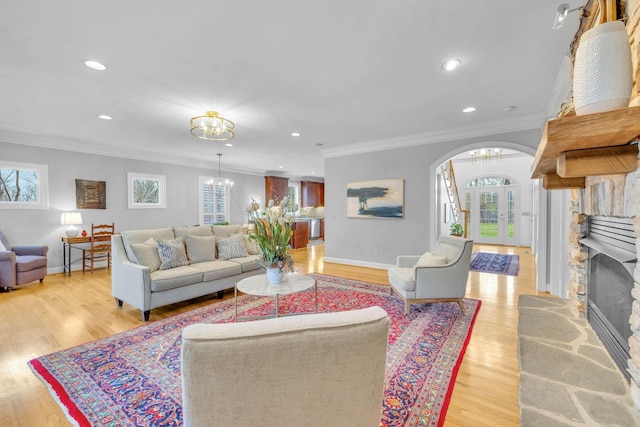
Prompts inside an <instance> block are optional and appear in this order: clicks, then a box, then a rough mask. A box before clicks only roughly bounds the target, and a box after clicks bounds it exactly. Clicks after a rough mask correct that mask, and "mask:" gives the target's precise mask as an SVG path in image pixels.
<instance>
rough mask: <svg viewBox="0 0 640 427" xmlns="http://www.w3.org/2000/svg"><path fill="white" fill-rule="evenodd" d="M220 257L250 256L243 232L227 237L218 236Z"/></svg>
mask: <svg viewBox="0 0 640 427" xmlns="http://www.w3.org/2000/svg"><path fill="white" fill-rule="evenodd" d="M217 239H218V240H217V243H218V258H220V259H224V260H227V259H231V258H242V257H246V256H249V254H248V253H247V250H246V249H245V247H244V237H243V236H242V234H232V235H231V236H229V237H227V238H226V239H225V238H217Z"/></svg>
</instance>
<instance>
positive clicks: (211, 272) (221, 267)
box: [189, 260, 242, 282]
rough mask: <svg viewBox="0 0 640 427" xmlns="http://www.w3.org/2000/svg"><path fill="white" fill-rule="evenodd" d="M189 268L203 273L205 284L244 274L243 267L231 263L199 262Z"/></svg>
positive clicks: (219, 261) (220, 261)
mask: <svg viewBox="0 0 640 427" xmlns="http://www.w3.org/2000/svg"><path fill="white" fill-rule="evenodd" d="M189 267H190V268H193V269H195V270H198V271H200V272H202V274H203V277H202V281H203V282H209V281H211V280H216V279H222V278H225V277H229V276H235V275H237V274H241V273H242V266H241V265H240V264H238V263H236V262H231V261H222V260H218V261H207V262H199V263H197V264H191V265H190V266H189Z"/></svg>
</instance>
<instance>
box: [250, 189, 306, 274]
mask: <svg viewBox="0 0 640 427" xmlns="http://www.w3.org/2000/svg"><path fill="white" fill-rule="evenodd" d="M287 207H288V198H287V197H285V198H284V199H282V201H281V202H280V203H278V204H275V203H274V201H273V200H269V203H268V204H267V207H266V208H265V209H264V211H261V210H260V204H259V203H258V202H256V201H255V200H253V199H251V203H250V204H249V206H248V208H247V215H248V216H249V221H250V222H253V223H254V226H255V229H254V233H253V234H251V235H250V236H249V238H250V239H251V240H254V241H255V242H256V244H257V245H258V247H260V250H261V252H262V257H261V258H260V260H259V262H258V264H259V265H260V267H261V268H278V269H280V270H281V271H283V272H288V271H293V258H291V255H290V254H289V251H288V245H289V239H290V238H291V224H292V222H293V220H294V217H293V215H291V214H287Z"/></svg>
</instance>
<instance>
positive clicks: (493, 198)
mask: <svg viewBox="0 0 640 427" xmlns="http://www.w3.org/2000/svg"><path fill="white" fill-rule="evenodd" d="M475 181H476V182H477V181H479V180H475ZM485 183H488V182H487V181H485ZM509 183H510V182H509V181H508V180H506V182H504V184H506V185H501V186H480V187H475V186H474V187H468V186H467V187H466V188H465V193H466V194H465V199H466V202H467V209H469V210H470V211H471V227H469V231H470V237H471V238H472V239H473V240H474V242H477V243H487V244H494V245H504V244H507V245H517V226H516V223H515V222H516V221H515V220H516V207H517V206H516V187H515V186H513V185H509Z"/></svg>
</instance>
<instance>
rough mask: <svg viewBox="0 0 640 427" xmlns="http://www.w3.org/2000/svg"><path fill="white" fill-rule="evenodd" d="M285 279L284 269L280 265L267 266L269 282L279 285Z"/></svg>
mask: <svg viewBox="0 0 640 427" xmlns="http://www.w3.org/2000/svg"><path fill="white" fill-rule="evenodd" d="M283 279H284V271H282V270H280V269H279V268H278V267H267V280H268V281H269V283H271V284H274V285H277V284H278V283H281V282H282V280H283Z"/></svg>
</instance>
